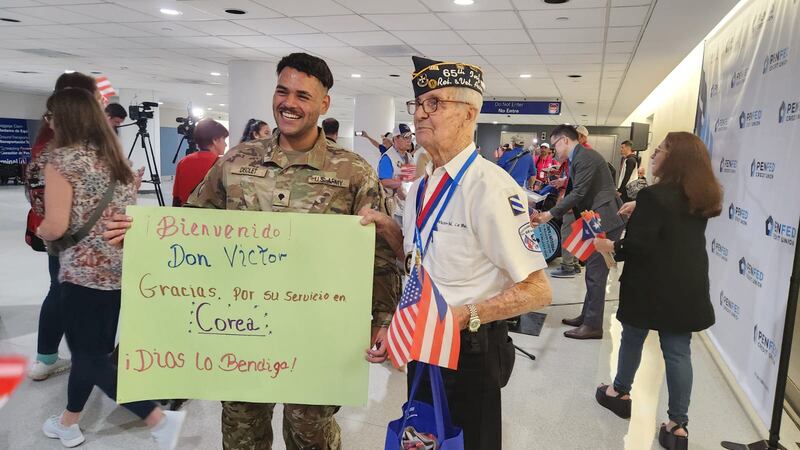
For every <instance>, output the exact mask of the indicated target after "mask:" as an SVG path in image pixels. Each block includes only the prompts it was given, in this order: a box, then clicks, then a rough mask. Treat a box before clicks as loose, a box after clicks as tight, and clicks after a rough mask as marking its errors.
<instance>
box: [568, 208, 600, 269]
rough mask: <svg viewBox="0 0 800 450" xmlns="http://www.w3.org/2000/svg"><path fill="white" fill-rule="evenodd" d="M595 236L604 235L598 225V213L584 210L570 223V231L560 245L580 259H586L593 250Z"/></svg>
mask: <svg viewBox="0 0 800 450" xmlns="http://www.w3.org/2000/svg"><path fill="white" fill-rule="evenodd" d="M596 237H599V238H605V237H606V234H605V233H604V232H603V230H602V228H601V227H600V214H597V213H596V212H594V211H584V212H582V213H581V217H580V219H578V220H576V221H575V222H573V223H572V233H570V235H569V237H567V238H566V239H565V240H564V245H562V247H564V249H565V250H567V251H568V252H570V253H572V254H573V255H575V257H576V258H578V259H580V260H581V261H586V260H587V259H589V257H590V256H592V253H594V251H595V247H594V238H596Z"/></svg>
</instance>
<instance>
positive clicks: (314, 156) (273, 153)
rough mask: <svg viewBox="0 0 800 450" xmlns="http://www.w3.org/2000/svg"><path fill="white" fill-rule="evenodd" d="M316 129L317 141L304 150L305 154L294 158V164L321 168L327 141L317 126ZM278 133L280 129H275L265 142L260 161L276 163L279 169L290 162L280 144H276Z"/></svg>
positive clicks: (323, 162)
mask: <svg viewBox="0 0 800 450" xmlns="http://www.w3.org/2000/svg"><path fill="white" fill-rule="evenodd" d="M317 131H318V133H319V134H318V135H317V141H316V142H315V143H314V146H313V147H312V148H311V150H309V151H308V152H306V154H305V155H303V156H302V157H300V158H299V159H297V160H295V162H294V165H307V166H310V167H313V168H314V169H317V170H322V168H323V166H324V165H325V156H326V155H327V153H328V142H327V139H326V138H325V133H324V132H323V131H322V129H321V128H319V127H317ZM280 133H281V132H280V130H275V133H274V134H273V135H272V139H270V142H269V144H267V153H266V154H265V155H264V159H263V161H262V163H263V164H268V163H273V164H276V165H278V166H279V167H280V168H281V169H285V168H286V167H288V166H289V164H290V163H289V158H288V157H287V156H286V153H285V152H284V151H283V149H282V148H281V146H280V145H278V141H279V137H280Z"/></svg>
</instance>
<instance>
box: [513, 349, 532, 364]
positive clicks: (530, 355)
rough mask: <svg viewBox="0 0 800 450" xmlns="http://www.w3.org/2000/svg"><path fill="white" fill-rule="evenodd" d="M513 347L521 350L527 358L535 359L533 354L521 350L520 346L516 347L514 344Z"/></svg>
mask: <svg viewBox="0 0 800 450" xmlns="http://www.w3.org/2000/svg"><path fill="white" fill-rule="evenodd" d="M514 348H515V349H517V350H519V351H520V352H522V354H523V355H525V356H527V357H528V358H530V359H531V360H533V361H535V360H536V356H534V355H532V354H530V353H528V352H526V351H525V350H523V349H521V348H519V347H517V346H516V345H515V346H514Z"/></svg>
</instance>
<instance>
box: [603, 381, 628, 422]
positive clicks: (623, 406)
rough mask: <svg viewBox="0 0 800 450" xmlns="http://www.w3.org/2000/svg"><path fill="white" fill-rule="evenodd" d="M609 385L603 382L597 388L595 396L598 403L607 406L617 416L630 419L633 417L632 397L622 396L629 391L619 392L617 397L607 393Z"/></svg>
mask: <svg viewBox="0 0 800 450" xmlns="http://www.w3.org/2000/svg"><path fill="white" fill-rule="evenodd" d="M607 389H608V386H607V385H605V384H601V385H600V387H599V388H597V392H596V393H595V396H594V397H595V398H596V399H597V403H600V406H602V407H603V408H606V409H608V410H610V411H611V412H613V413H614V414H616V415H617V416H619V417H621V418H623V419H630V418H631V403H632V402H631V399H630V398H627V399H623V398H622V397H623V396H625V395H628V393H627V392H619V393H618V394H617V396H616V397H612V396H610V395H608V394H607V393H606V390H607Z"/></svg>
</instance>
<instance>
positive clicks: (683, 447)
mask: <svg viewBox="0 0 800 450" xmlns="http://www.w3.org/2000/svg"><path fill="white" fill-rule="evenodd" d="M680 429H684V430H686V425H675V426H674V427H672V429H671V430H669V431H668V430H667V426H666V425H661V429H660V430H658V443H659V444H661V446H662V447H664V448H665V449H667V450H688V449H689V436H676V435H675V431H677V430H680ZM686 433H687V435H688V433H689V431H688V430H686Z"/></svg>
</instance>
